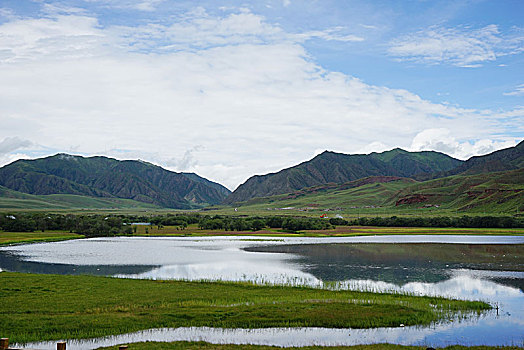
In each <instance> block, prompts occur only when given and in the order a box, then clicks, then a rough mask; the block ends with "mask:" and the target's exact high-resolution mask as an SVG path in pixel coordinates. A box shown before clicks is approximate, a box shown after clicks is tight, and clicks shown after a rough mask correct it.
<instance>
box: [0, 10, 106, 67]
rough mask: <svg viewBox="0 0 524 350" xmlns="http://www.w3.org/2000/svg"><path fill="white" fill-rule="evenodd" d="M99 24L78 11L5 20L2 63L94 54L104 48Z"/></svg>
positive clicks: (0, 46) (0, 38)
mask: <svg viewBox="0 0 524 350" xmlns="http://www.w3.org/2000/svg"><path fill="white" fill-rule="evenodd" d="M97 27H98V22H97V20H96V19H95V18H91V17H87V16H79V15H56V16H54V17H53V18H39V19H16V20H13V21H10V22H7V23H4V24H2V25H1V26H0V63H2V62H3V63H9V62H13V61H22V60H37V59H38V60H42V59H45V58H46V57H49V58H52V59H58V58H61V59H71V58H78V57H84V56H91V55H93V54H95V52H97V50H98V49H101V45H102V40H103V37H104V34H103V33H102V31H101V30H100V29H98V28H97Z"/></svg>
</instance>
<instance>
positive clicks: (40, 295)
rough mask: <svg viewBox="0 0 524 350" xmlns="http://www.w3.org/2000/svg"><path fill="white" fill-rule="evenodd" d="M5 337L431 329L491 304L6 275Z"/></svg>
mask: <svg viewBox="0 0 524 350" xmlns="http://www.w3.org/2000/svg"><path fill="white" fill-rule="evenodd" d="M0 305H2V307H1V309H0V315H1V317H0V330H1V332H2V334H1V335H0V336H1V337H7V338H9V339H10V341H11V342H17V343H18V342H28V341H43V340H56V339H72V338H91V337H100V336H106V335H113V334H121V333H127V332H133V331H138V330H144V329H149V328H158V327H182V326H209V327H224V328H264V327H332V328H347V327H352V328H369V327H398V326H399V325H400V324H401V323H402V324H404V325H406V326H407V325H425V324H429V323H431V322H434V321H437V320H441V319H446V318H448V317H452V315H455V314H456V313H457V312H458V313H460V312H482V311H484V310H487V309H489V308H490V306H489V305H488V304H486V303H482V302H474V301H459V300H448V299H443V298H437V297H414V296H407V295H394V294H373V293H367V292H353V291H329V290H321V289H312V288H305V287H286V286H255V285H252V284H249V283H224V282H221V283H218V282H215V283H208V282H185V281H151V280H133V279H117V278H109V277H93V276H61V275H34V274H22V273H11V272H2V273H0Z"/></svg>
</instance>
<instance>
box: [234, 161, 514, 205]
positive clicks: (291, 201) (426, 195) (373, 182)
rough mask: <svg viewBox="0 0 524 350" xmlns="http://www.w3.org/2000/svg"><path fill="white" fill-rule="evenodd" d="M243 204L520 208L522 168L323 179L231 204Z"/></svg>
mask: <svg viewBox="0 0 524 350" xmlns="http://www.w3.org/2000/svg"><path fill="white" fill-rule="evenodd" d="M235 205H238V206H242V207H243V208H244V209H248V208H252V209H266V208H289V207H294V208H297V209H298V208H318V209H327V208H330V209H335V208H338V209H341V210H347V209H354V208H364V207H383V208H396V209H399V210H401V209H414V208H423V207H433V208H435V207H438V208H442V209H450V210H457V211H467V212H482V213H510V214H514V213H518V212H522V211H524V168H523V169H518V170H510V171H506V172H494V173H490V174H477V175H455V176H449V177H445V178H440V179H436V180H429V181H424V182H417V181H415V180H413V179H409V178H399V177H369V178H364V179H359V180H356V181H351V182H348V183H344V184H333V183H331V184H326V185H321V186H314V187H309V188H305V189H301V190H297V191H294V192H291V193H288V194H281V195H275V196H270V197H259V198H252V199H250V200H248V201H245V202H241V203H235Z"/></svg>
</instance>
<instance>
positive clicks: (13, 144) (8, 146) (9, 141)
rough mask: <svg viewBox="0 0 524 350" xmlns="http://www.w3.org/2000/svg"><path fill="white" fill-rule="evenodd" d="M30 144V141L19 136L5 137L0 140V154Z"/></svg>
mask: <svg viewBox="0 0 524 350" xmlns="http://www.w3.org/2000/svg"><path fill="white" fill-rule="evenodd" d="M29 146H31V141H29V140H22V139H21V138H19V137H6V138H4V139H3V140H2V142H0V155H4V154H7V153H11V152H13V151H16V150H17V149H20V148H26V147H29Z"/></svg>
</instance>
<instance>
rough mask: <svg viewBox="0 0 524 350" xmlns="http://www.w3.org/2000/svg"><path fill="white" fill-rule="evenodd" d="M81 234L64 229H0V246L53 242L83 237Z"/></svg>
mask: <svg viewBox="0 0 524 350" xmlns="http://www.w3.org/2000/svg"><path fill="white" fill-rule="evenodd" d="M83 237H84V236H83V235H79V234H76V233H69V232H66V231H46V232H3V231H0V246H2V245H9V244H18V243H32V242H53V241H63V240H67V239H75V238H83Z"/></svg>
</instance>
